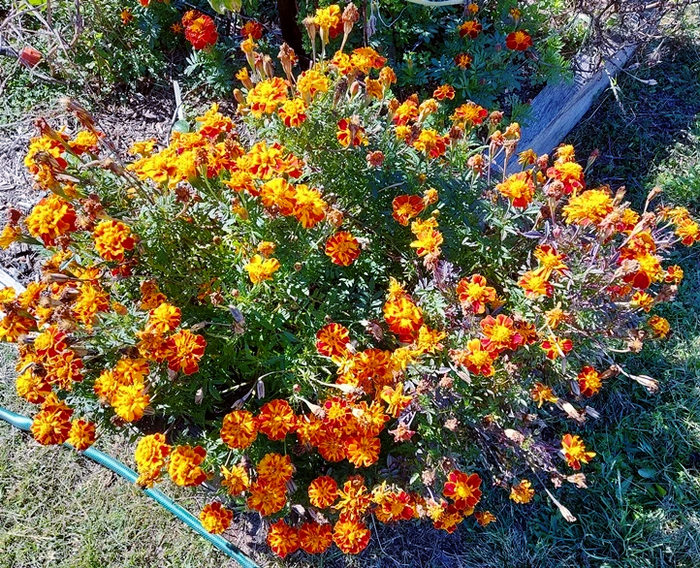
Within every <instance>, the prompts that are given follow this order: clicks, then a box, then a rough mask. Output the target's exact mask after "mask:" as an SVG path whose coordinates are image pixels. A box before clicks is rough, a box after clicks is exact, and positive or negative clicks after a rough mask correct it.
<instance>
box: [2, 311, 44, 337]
mask: <svg viewBox="0 0 700 568" xmlns="http://www.w3.org/2000/svg"><path fill="white" fill-rule="evenodd" d="M35 327H36V321H35V320H34V318H31V317H26V316H23V315H20V314H19V313H17V312H15V311H11V312H9V313H8V314H7V315H6V316H5V317H4V318H3V319H2V320H0V341H7V342H9V343H15V342H16V341H17V340H18V339H19V338H20V337H21V336H22V335H26V334H27V333H28V332H29V331H30V330H31V329H33V328H35Z"/></svg>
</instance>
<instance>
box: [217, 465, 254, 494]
mask: <svg viewBox="0 0 700 568" xmlns="http://www.w3.org/2000/svg"><path fill="white" fill-rule="evenodd" d="M221 485H222V486H223V487H225V488H226V490H227V491H228V492H229V495H233V496H236V495H240V494H241V493H243V492H244V491H245V490H246V489H248V486H249V485H250V478H249V477H248V472H247V471H246V468H245V467H243V466H242V465H234V466H231V469H228V468H227V467H226V466H223V465H222V466H221Z"/></svg>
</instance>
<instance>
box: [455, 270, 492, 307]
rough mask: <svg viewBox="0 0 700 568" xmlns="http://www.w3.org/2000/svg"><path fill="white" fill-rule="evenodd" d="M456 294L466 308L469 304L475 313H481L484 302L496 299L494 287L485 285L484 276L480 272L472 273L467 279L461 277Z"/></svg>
mask: <svg viewBox="0 0 700 568" xmlns="http://www.w3.org/2000/svg"><path fill="white" fill-rule="evenodd" d="M457 295H458V296H459V301H460V303H461V304H462V309H464V310H466V308H467V306H470V307H471V309H472V311H473V312H474V313H475V314H483V313H484V312H485V311H486V304H488V303H490V302H495V301H496V289H495V288H491V287H490V286H487V282H486V278H484V277H483V276H481V275H480V274H472V276H470V277H469V278H468V279H467V278H462V279H461V280H460V281H459V282H458V283H457Z"/></svg>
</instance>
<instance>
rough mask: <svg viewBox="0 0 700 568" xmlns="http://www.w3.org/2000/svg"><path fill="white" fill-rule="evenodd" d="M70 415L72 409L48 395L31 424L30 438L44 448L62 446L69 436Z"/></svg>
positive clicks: (52, 394) (70, 426) (52, 395)
mask: <svg viewBox="0 0 700 568" xmlns="http://www.w3.org/2000/svg"><path fill="white" fill-rule="evenodd" d="M72 414H73V409H71V408H69V407H68V406H67V405H66V403H65V402H63V401H62V400H58V397H57V396H56V395H55V394H54V393H49V394H48V395H47V396H46V398H45V400H44V403H43V404H42V405H41V411H40V412H39V413H38V414H37V415H36V416H35V417H34V421H33V422H32V427H31V432H32V436H34V439H35V440H36V441H37V442H39V443H40V444H42V445H45V446H46V445H53V444H63V443H64V442H66V441H67V440H68V438H69V436H70V432H71V428H72V424H71V421H70V418H71V415H72Z"/></svg>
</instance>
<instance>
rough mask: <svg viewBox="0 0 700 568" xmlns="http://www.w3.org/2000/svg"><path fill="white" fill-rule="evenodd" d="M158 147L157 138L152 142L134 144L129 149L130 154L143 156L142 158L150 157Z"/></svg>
mask: <svg viewBox="0 0 700 568" xmlns="http://www.w3.org/2000/svg"><path fill="white" fill-rule="evenodd" d="M155 146H156V140H155V138H151V139H150V140H142V141H140V142H134V143H133V144H132V145H131V146H130V147H129V150H128V152H129V154H131V155H132V156H135V155H136V154H141V155H142V156H150V155H151V154H152V153H153V149H154V148H155Z"/></svg>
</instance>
